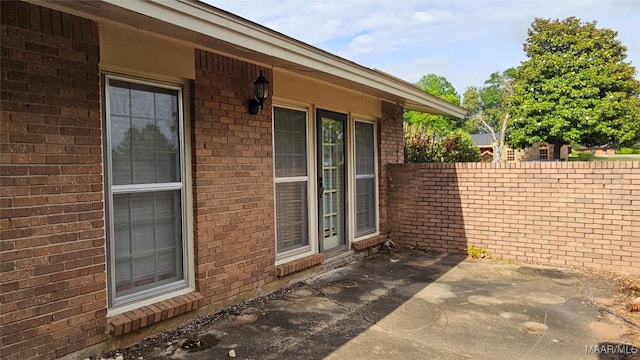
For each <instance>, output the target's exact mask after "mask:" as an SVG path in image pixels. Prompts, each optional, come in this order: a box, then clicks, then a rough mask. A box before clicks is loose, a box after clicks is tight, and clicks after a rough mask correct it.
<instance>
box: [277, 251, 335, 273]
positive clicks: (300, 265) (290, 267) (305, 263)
mask: <svg viewBox="0 0 640 360" xmlns="http://www.w3.org/2000/svg"><path fill="white" fill-rule="evenodd" d="M323 261H324V254H313V255H310V256H307V257H303V258H302V259H298V260H294V261H291V262H288V263H286V264H282V265H279V266H276V275H277V276H278V277H282V276H285V275H289V274H292V273H294V272H297V271H300V270H304V269H307V268H310V267H313V266H316V265H320V264H322V262H323Z"/></svg>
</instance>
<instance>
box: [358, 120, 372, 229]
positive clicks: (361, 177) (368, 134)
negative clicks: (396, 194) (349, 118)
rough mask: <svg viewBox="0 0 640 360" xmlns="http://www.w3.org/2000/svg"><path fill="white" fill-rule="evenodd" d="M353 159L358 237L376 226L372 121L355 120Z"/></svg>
mask: <svg viewBox="0 0 640 360" xmlns="http://www.w3.org/2000/svg"><path fill="white" fill-rule="evenodd" d="M355 159H356V160H355V174H356V184H355V192H356V204H355V205H356V206H355V212H356V219H355V220H356V227H355V235H356V237H360V236H363V235H368V234H372V233H375V232H376V227H377V220H376V214H377V202H376V194H377V186H376V149H375V125H374V124H373V123H369V122H362V121H356V122H355Z"/></svg>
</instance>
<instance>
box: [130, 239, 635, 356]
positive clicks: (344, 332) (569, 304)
mask: <svg viewBox="0 0 640 360" xmlns="http://www.w3.org/2000/svg"><path fill="white" fill-rule="evenodd" d="M612 290H613V284H612V283H611V282H609V281H607V280H605V279H603V278H600V277H597V276H593V275H589V274H585V273H582V272H579V271H575V270H568V269H558V268H552V267H544V266H533V265H516V264H495V263H491V262H489V261H473V260H467V259H465V258H463V257H461V256H455V255H446V254H425V253H420V252H405V251H403V252H397V253H383V254H378V255H375V256H372V257H370V258H367V259H365V260H363V261H359V262H356V263H353V264H351V265H349V266H347V267H344V268H340V269H337V270H334V271H332V272H330V273H327V274H324V275H321V276H318V277H316V278H314V279H312V280H310V281H308V282H307V283H305V284H302V285H300V286H297V287H295V288H293V289H292V290H291V291H289V292H287V293H284V294H283V295H282V296H279V297H276V298H274V299H271V300H270V301H269V302H268V303H267V304H266V305H265V306H263V307H247V308H244V309H243V310H242V313H241V314H238V315H234V316H226V317H224V318H222V319H221V320H219V321H217V322H215V323H212V324H210V325H207V326H204V327H202V328H200V329H199V330H197V331H196V332H193V333H189V334H185V335H183V336H182V337H181V338H180V339H178V340H176V341H173V342H171V344H165V345H166V346H157V347H154V348H153V349H142V350H140V351H142V352H141V353H137V354H138V355H140V356H142V357H143V358H144V359H150V358H151V359H187V360H189V359H227V358H229V351H230V350H233V352H234V353H235V356H236V358H237V359H336V360H337V359H367V360H371V359H465V358H468V359H500V360H504V359H635V358H637V354H634V352H637V346H638V345H640V344H630V343H628V342H626V341H625V340H624V338H623V335H624V334H625V331H628V330H629V327H628V325H627V324H624V323H623V322H622V321H620V320H618V319H617V318H615V317H614V316H612V315H610V314H608V313H606V312H602V311H599V310H598V308H597V306H594V305H593V301H594V299H606V298H608V297H610V296H611V293H612ZM189 342H190V343H189ZM184 344H195V345H194V346H192V347H191V348H190V349H183V347H188V346H183V345H184ZM625 345H626V346H625ZM603 346H609V347H603ZM603 349H604V350H605V351H602V350H603ZM589 352H592V353H591V354H590V353H589ZM612 352H615V354H613V353H612ZM621 352H623V353H624V354H620V353H621ZM132 353H133V352H132ZM232 355H233V354H232ZM133 358H135V357H133Z"/></svg>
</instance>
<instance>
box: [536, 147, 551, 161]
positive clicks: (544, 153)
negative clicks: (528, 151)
mask: <svg viewBox="0 0 640 360" xmlns="http://www.w3.org/2000/svg"><path fill="white" fill-rule="evenodd" d="M538 155H539V156H538V158H539V159H540V160H549V147H548V146H546V145H542V146H540V147H539V148H538Z"/></svg>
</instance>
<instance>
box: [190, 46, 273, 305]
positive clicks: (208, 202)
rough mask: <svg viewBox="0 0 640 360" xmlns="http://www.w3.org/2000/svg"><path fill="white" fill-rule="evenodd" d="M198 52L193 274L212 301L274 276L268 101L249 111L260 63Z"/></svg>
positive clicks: (252, 288)
mask: <svg viewBox="0 0 640 360" xmlns="http://www.w3.org/2000/svg"><path fill="white" fill-rule="evenodd" d="M195 58H196V80H195V86H194V87H195V91H194V93H193V96H194V114H195V120H194V122H193V127H192V161H193V169H192V170H193V186H194V187H193V197H194V223H195V224H194V231H195V233H194V237H195V251H196V254H195V259H196V269H195V272H196V282H197V284H196V288H197V290H198V291H199V292H200V293H201V294H202V295H203V296H204V300H202V304H203V305H209V304H215V303H217V302H220V301H222V300H226V299H233V298H234V297H237V296H238V295H240V294H242V293H245V292H251V291H254V293H253V294H254V296H255V295H256V294H257V293H258V292H259V291H260V290H259V289H260V287H261V286H262V285H263V284H265V283H267V282H270V281H273V280H275V275H276V273H275V265H274V264H275V240H274V239H275V232H274V231H275V230H274V203H273V196H274V195H273V155H272V147H271V103H270V101H269V100H267V101H266V102H265V105H264V109H262V111H261V112H260V113H259V114H257V115H251V114H249V113H248V111H247V101H248V99H250V98H251V97H252V96H253V82H254V81H255V79H256V78H257V77H258V76H259V71H260V68H259V67H258V66H256V65H251V64H248V63H245V62H242V61H239V60H235V59H230V58H227V57H224V56H220V55H216V54H212V53H208V52H206V51H201V50H196V52H195ZM262 71H263V73H264V75H265V77H267V78H268V79H272V76H271V71H270V70H269V69H262Z"/></svg>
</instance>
